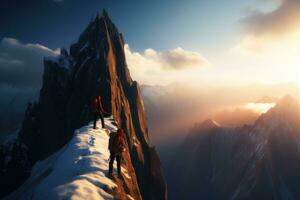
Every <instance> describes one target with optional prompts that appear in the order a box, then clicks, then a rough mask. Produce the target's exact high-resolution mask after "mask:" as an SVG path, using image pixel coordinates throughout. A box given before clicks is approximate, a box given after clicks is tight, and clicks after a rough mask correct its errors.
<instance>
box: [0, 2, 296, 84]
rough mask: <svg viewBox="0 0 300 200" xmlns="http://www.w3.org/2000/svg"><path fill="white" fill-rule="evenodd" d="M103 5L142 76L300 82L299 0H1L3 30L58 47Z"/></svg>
mask: <svg viewBox="0 0 300 200" xmlns="http://www.w3.org/2000/svg"><path fill="white" fill-rule="evenodd" d="M102 9H106V10H107V11H108V12H109V15H110V16H111V18H112V20H113V21H114V23H115V24H116V25H117V27H118V28H119V30H120V31H121V32H122V33H123V34H124V36H125V41H126V43H127V45H126V54H127V57H128V58H127V61H128V64H129V67H130V69H131V71H132V76H133V77H134V78H135V79H137V80H138V81H139V82H141V83H143V84H152V85H155V84H170V83H172V82H195V83H199V82H201V81H206V82H214V83H215V82H221V83H222V84H224V83H227V84H248V83H255V82H261V83H270V84H274V83H279V82H297V83H300V71H299V70H298V65H299V64H300V61H299V59H298V52H299V50H300V45H299V44H297V43H299V40H300V39H298V34H299V32H300V23H299V22H297V20H296V19H297V18H298V17H299V15H300V14H298V13H300V12H299V11H300V2H299V1H298V0H248V1H244V0H227V1H223V0H210V1H208V0H206V1H205V0H186V1H181V0H163V1H161V0H143V1H141V0H139V1H138V0H132V1H124V0H112V1H105V0H89V1H88V3H87V1H83V0H28V1H21V0H10V1H8V0H2V6H1V8H0V13H1V14H0V26H1V27H2V28H1V32H0V38H1V39H2V40H3V39H5V38H13V39H16V40H17V41H18V42H20V43H21V44H24V45H26V44H39V45H42V46H44V47H46V48H49V49H51V50H53V51H55V50H56V49H59V48H61V47H69V45H70V44H71V43H72V42H74V41H76V39H77V38H78V36H79V34H80V33H81V32H82V30H83V29H84V28H85V27H86V25H87V24H88V22H89V21H90V20H91V19H92V17H93V16H95V15H96V13H97V12H101V10H102ZM287 69H288V70H287Z"/></svg>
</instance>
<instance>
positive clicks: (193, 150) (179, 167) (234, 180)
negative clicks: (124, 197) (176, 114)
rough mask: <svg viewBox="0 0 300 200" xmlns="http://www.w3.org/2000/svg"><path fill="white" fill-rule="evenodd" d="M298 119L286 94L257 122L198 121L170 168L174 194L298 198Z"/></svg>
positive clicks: (180, 196) (173, 196) (299, 110)
mask: <svg viewBox="0 0 300 200" xmlns="http://www.w3.org/2000/svg"><path fill="white" fill-rule="evenodd" d="M299 119H300V106H299V103H298V102H296V101H295V100H294V99H293V98H291V97H288V96H287V97H285V98H283V99H281V100H280V101H279V102H278V103H277V105H276V106H275V107H273V108H271V109H270V110H269V111H268V112H267V113H265V114H262V115H261V116H260V117H259V119H258V120H257V121H256V122H255V124H254V125H248V126H244V127H240V128H223V127H220V126H217V125H216V124H214V123H213V122H212V121H210V123H208V122H209V121H206V122H204V123H203V124H200V125H197V126H196V127H194V128H193V129H192V130H191V132H190V134H189V136H188V137H187V138H186V140H185V142H184V143H183V145H182V146H181V147H180V148H179V149H178V152H177V154H176V155H175V157H174V159H173V162H172V163H171V165H170V167H169V171H168V174H167V178H168V181H169V183H170V184H169V194H170V198H171V199H249V200H250V199H299V198H300V192H299V189H298V188H299V184H300V179H299V178H300V171H299V167H300V123H299ZM207 124H210V126H207ZM207 127H208V128H207ZM175 174H176V175H175Z"/></svg>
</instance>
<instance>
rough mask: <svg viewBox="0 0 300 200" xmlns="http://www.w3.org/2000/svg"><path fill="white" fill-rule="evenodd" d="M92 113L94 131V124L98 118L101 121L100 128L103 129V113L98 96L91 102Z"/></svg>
mask: <svg viewBox="0 0 300 200" xmlns="http://www.w3.org/2000/svg"><path fill="white" fill-rule="evenodd" d="M91 107H92V111H93V113H94V129H96V128H97V127H96V123H97V120H98V118H99V117H100V119H101V124H102V128H104V127H105V125H104V118H103V113H104V112H105V111H104V109H103V106H102V102H101V97H100V96H96V97H95V98H94V99H93V101H92V105H91Z"/></svg>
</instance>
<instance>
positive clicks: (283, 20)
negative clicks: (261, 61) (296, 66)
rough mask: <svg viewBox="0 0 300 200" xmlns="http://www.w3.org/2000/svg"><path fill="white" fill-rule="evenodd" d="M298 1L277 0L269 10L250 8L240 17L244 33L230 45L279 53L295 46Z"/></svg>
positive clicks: (298, 25)
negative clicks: (235, 42) (246, 13)
mask: <svg viewBox="0 0 300 200" xmlns="http://www.w3.org/2000/svg"><path fill="white" fill-rule="evenodd" d="M299 18H300V1H299V0H281V3H280V4H279V6H278V7H277V8H275V9H274V10H272V11H269V12H262V11H259V10H252V11H251V12H250V14H248V15H247V16H246V17H244V18H242V19H241V20H240V22H241V24H242V25H243V26H244V28H245V29H244V31H245V33H244V35H243V37H242V38H241V40H240V41H239V43H238V44H237V45H236V47H235V48H234V49H235V50H239V51H240V50H247V51H248V52H250V53H255V54H260V55H263V54H265V53H270V54H274V52H275V51H277V53H280V52H281V53H282V52H284V51H286V50H289V49H290V48H291V47H292V48H294V49H295V48H297V49H298V48H299V45H297V44H298V43H299V37H298V35H299V33H300V22H299V20H298V19H299Z"/></svg>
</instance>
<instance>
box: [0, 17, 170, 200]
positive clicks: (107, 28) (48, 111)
mask: <svg viewBox="0 0 300 200" xmlns="http://www.w3.org/2000/svg"><path fill="white" fill-rule="evenodd" d="M123 47H124V39H123V36H122V35H121V34H120V33H119V32H118V30H117V28H116V26H115V25H114V24H113V22H112V21H111V20H110V18H109V16H108V14H107V12H106V11H103V12H102V14H101V15H99V14H98V15H97V16H96V17H95V18H94V20H92V21H91V22H90V23H89V25H88V26H87V28H86V29H85V30H84V31H83V33H82V34H81V35H80V37H79V39H78V41H77V42H75V43H73V44H72V45H71V46H70V49H69V51H68V50H66V49H62V51H61V55H60V56H59V57H55V58H45V59H44V74H43V86H42V88H41V90H40V97H39V101H38V102H37V103H33V104H30V105H29V106H28V108H27V110H26V113H25V117H24V121H23V125H22V129H21V131H20V133H19V140H20V141H21V142H22V143H24V144H25V145H26V146H27V148H28V150H27V151H28V152H27V154H28V157H29V158H30V159H29V160H30V164H31V165H33V164H34V163H35V162H36V161H38V160H43V159H45V158H47V157H48V156H49V155H51V154H52V153H54V152H55V151H57V150H58V149H60V148H62V147H63V146H64V145H65V144H67V142H68V141H69V140H70V139H71V138H72V136H73V133H74V130H75V129H77V128H80V127H82V126H84V125H85V124H87V123H88V122H89V121H91V120H92V119H93V114H92V111H91V108H90V103H91V101H92V99H93V98H94V96H95V95H100V96H102V104H103V107H104V109H105V111H106V112H107V113H110V114H111V115H112V116H113V117H114V119H115V120H116V122H117V123H118V124H119V125H120V127H122V128H123V129H124V131H125V135H126V144H127V149H128V151H129V159H128V160H127V162H126V165H128V166H132V167H133V168H134V171H135V173H136V176H137V179H138V187H139V190H140V192H141V195H142V198H143V199H153V198H154V199H166V198H167V197H166V195H167V192H166V184H165V181H164V177H163V175H162V172H161V169H160V164H159V162H158V161H159V160H157V158H158V155H157V153H156V151H155V150H154V148H153V147H150V145H149V136H148V129H147V124H146V119H145V111H144V106H143V102H142V98H141V92H140V89H139V85H138V83H137V82H136V81H133V80H132V79H131V76H130V73H129V69H128V67H127V64H126V58H125V53H124V48H123ZM4 167H5V166H4ZM154 172H155V173H154ZM4 176H8V177H10V176H11V174H10V175H7V174H4ZM3 185H4V186H5V183H3ZM4 186H3V188H4ZM3 188H2V189H3ZM3 190H4V189H3Z"/></svg>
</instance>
